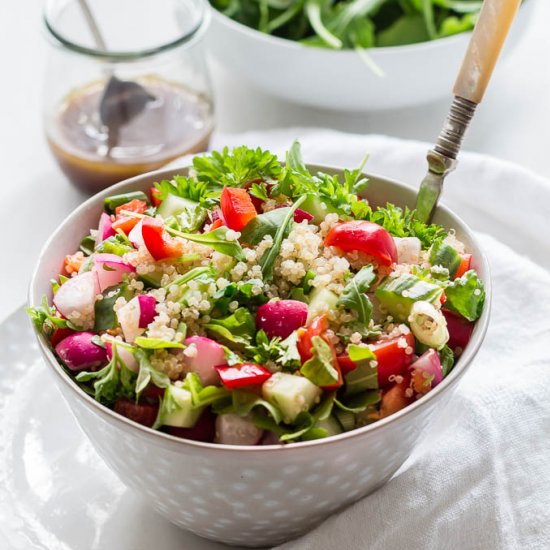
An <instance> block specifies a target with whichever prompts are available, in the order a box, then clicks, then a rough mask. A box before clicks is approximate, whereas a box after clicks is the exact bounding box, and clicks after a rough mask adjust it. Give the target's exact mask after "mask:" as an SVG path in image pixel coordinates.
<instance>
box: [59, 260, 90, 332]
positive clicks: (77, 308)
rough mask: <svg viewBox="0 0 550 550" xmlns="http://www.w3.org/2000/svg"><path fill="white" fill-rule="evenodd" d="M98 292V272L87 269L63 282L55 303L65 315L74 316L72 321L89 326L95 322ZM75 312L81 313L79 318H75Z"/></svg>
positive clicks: (67, 316) (82, 325)
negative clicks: (95, 304) (95, 305)
mask: <svg viewBox="0 0 550 550" xmlns="http://www.w3.org/2000/svg"><path fill="white" fill-rule="evenodd" d="M98 292H99V283H98V280H97V274H96V273H95V272H93V271H87V272H86V273H81V274H80V275H77V276H76V277H71V278H70V279H69V280H68V281H66V282H65V283H63V284H62V285H61V286H60V287H59V289H58V291H57V292H56V293H55V295H54V297H53V303H54V305H55V307H56V308H57V311H59V313H61V315H63V317H65V318H66V319H70V318H71V317H73V319H71V321H72V322H73V323H74V324H75V325H78V326H81V327H82V328H88V327H91V326H93V324H94V303H95V297H96V294H98ZM75 313H78V314H80V316H79V317H78V320H77V319H76V318H74V314H75ZM80 320H81V321H82V323H81V324H79V321H80Z"/></svg>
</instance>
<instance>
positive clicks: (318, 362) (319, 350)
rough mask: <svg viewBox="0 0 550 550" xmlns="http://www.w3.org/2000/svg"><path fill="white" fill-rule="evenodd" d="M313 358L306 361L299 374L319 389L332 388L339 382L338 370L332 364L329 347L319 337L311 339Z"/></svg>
mask: <svg viewBox="0 0 550 550" xmlns="http://www.w3.org/2000/svg"><path fill="white" fill-rule="evenodd" d="M311 343H312V344H313V350H312V351H313V357H312V358H311V359H309V360H308V361H306V362H305V363H304V364H303V365H302V368H301V369H300V372H301V373H302V374H303V375H304V376H305V377H306V378H307V379H308V380H309V381H310V382H312V383H313V384H315V385H316V386H319V387H321V388H322V387H324V386H332V385H333V384H336V383H337V382H338V380H339V373H338V370H337V369H336V368H335V367H334V364H333V355H332V350H331V348H330V346H329V345H328V344H327V343H326V342H325V341H324V340H323V339H322V338H321V337H320V336H314V337H313V338H312V339H311Z"/></svg>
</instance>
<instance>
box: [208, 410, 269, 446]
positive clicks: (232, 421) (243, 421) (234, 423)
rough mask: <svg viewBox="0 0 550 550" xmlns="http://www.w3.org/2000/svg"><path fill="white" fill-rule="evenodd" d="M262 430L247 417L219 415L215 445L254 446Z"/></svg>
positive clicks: (260, 437) (260, 436)
mask: <svg viewBox="0 0 550 550" xmlns="http://www.w3.org/2000/svg"><path fill="white" fill-rule="evenodd" d="M263 433H264V432H263V430H261V429H260V428H258V427H257V426H256V425H255V424H254V422H253V421H252V420H251V419H250V418H247V417H242V416H239V415H238V414H220V415H218V417H217V418H216V438H215V440H214V441H215V442H216V443H222V444H224V445H256V444H257V443H259V441H260V439H262V435H263Z"/></svg>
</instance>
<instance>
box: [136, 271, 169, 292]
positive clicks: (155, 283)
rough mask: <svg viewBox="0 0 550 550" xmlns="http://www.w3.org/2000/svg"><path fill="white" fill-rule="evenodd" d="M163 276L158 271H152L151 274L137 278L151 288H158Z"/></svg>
mask: <svg viewBox="0 0 550 550" xmlns="http://www.w3.org/2000/svg"><path fill="white" fill-rule="evenodd" d="M163 275H164V274H163V273H161V272H159V271H153V272H151V273H146V274H142V275H140V276H139V277H138V280H140V281H141V282H142V283H144V284H145V285H146V286H148V287H151V288H160V287H161V284H160V282H161V280H162V276H163Z"/></svg>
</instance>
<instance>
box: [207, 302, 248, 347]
mask: <svg viewBox="0 0 550 550" xmlns="http://www.w3.org/2000/svg"><path fill="white" fill-rule="evenodd" d="M204 328H205V329H206V331H207V332H208V333H210V334H212V335H214V336H215V337H217V338H221V339H222V341H224V342H226V343H227V345H229V346H230V347H231V346H232V345H233V346H236V347H237V348H238V349H242V348H244V346H246V345H249V344H250V342H252V338H253V337H254V334H255V333H256V321H255V320H254V316H253V315H252V313H250V311H249V310H248V309H246V308H244V307H240V308H239V309H237V310H236V311H235V312H234V313H233V314H231V315H229V316H228V317H225V318H223V319H212V320H211V321H210V322H209V323H206V324H205V325H204Z"/></svg>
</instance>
